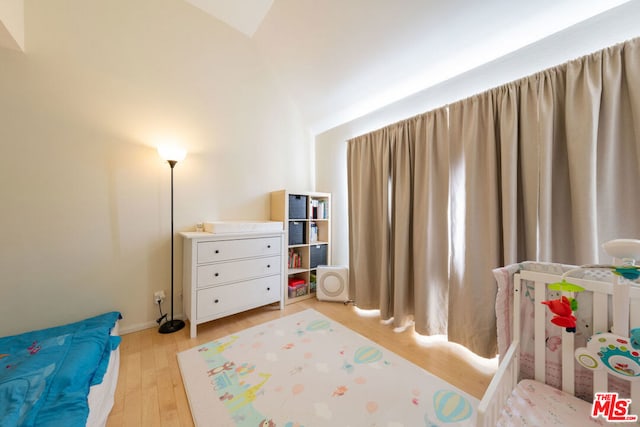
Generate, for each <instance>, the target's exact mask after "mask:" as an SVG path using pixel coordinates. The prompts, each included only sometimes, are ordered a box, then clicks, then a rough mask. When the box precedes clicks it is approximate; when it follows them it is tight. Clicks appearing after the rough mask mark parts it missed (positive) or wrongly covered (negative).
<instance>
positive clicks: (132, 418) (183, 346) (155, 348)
mask: <svg viewBox="0 0 640 427" xmlns="http://www.w3.org/2000/svg"><path fill="white" fill-rule="evenodd" d="M307 308H313V309H315V310H317V311H319V312H321V313H323V314H324V315H325V316H327V317H330V318H332V319H334V320H336V321H338V322H340V323H342V324H343V325H345V326H348V327H349V328H351V329H352V330H354V331H356V332H358V333H360V334H361V335H364V336H366V337H367V338H369V339H370V340H372V341H375V342H377V343H378V344H380V345H382V346H384V347H386V348H388V349H390V350H392V351H393V352H395V353H396V354H398V355H400V356H402V357H404V358H405V359H408V360H410V361H411V362H413V363H414V364H416V365H418V366H421V367H423V368H424V369H426V370H428V371H429V372H431V373H433V374H434V375H437V376H439V377H440V378H442V379H444V380H445V381H447V382H449V383H450V384H452V385H454V386H456V387H458V388H460V389H462V390H464V391H466V392H467V393H469V394H471V395H472V396H475V397H477V398H478V399H480V398H481V397H482V394H483V393H484V392H485V390H486V388H487V386H488V384H489V382H490V381H491V378H492V376H493V374H494V372H495V368H496V366H495V365H496V364H495V361H493V362H487V361H486V360H485V359H479V358H476V357H475V356H473V355H471V356H466V357H465V354H468V355H470V354H471V353H470V352H467V351H466V350H463V349H462V348H461V347H460V346H457V345H455V344H450V343H446V342H442V341H441V342H429V343H421V342H418V341H417V340H416V339H415V334H414V333H413V330H406V331H404V332H401V333H396V332H394V331H393V328H392V327H391V326H388V325H383V324H381V322H380V319H379V317H363V316H361V315H359V314H357V313H356V310H355V308H353V307H352V306H345V305H343V304H340V303H327V302H318V301H316V300H314V299H309V300H305V301H301V302H298V303H296V304H291V305H288V306H286V308H285V310H283V311H280V310H279V309H278V307H277V306H276V307H274V306H267V307H263V308H258V309H255V310H251V311H248V312H245V313H241V314H237V315H234V316H230V317H227V318H224V319H219V320H215V321H212V322H209V323H206V324H203V325H199V326H198V337H197V338H194V339H190V338H189V327H188V324H187V327H186V328H185V329H183V330H181V331H178V332H176V333H173V334H168V335H164V334H159V333H158V331H157V329H155V328H153V329H147V330H144V331H139V332H134V333H131V334H127V335H124V336H123V337H122V344H121V347H120V352H121V353H120V355H121V362H120V375H119V378H118V387H117V389H116V395H115V404H114V407H113V410H112V411H111V415H110V416H109V420H108V422H107V426H108V427H115V426H136V427H138V426H193V421H192V419H191V412H190V410H189V403H188V401H187V397H186V394H185V391H184V386H183V385H182V378H181V376H180V370H179V368H178V362H177V359H176V353H177V352H180V351H183V350H187V349H189V348H191V347H195V346H197V345H199V344H204V343H207V342H209V341H212V340H214V339H217V338H221V337H224V336H226V335H229V334H232V333H235V332H237V331H240V330H242V329H245V328H248V327H251V326H254V325H257V324H260V323H264V322H266V321H269V320H272V319H276V318H278V317H282V316H285V315H287V314H291V313H296V312H298V311H302V310H305V309H307Z"/></svg>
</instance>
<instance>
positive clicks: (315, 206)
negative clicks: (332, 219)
mask: <svg viewBox="0 0 640 427" xmlns="http://www.w3.org/2000/svg"><path fill="white" fill-rule="evenodd" d="M309 203H310V205H311V219H327V201H326V200H317V199H311V201H310V202H309Z"/></svg>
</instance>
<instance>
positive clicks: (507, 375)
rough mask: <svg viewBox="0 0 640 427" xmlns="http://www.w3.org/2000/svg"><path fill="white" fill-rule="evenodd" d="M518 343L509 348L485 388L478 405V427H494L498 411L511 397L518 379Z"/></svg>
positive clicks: (515, 342) (514, 342) (498, 414)
mask: <svg viewBox="0 0 640 427" xmlns="http://www.w3.org/2000/svg"><path fill="white" fill-rule="evenodd" d="M519 343H520V342H519V341H518V340H515V341H513V342H512V343H511V345H510V346H509V350H507V354H506V355H505V356H504V358H503V359H502V363H500V367H499V368H498V370H497V371H496V373H495V375H494V376H493V378H492V379H491V382H490V383H489V387H487V391H486V392H485V393H484V396H483V397H482V400H481V401H480V403H479V404H478V418H477V425H478V427H495V426H496V423H497V421H498V418H499V417H500V411H501V410H502V408H503V407H504V406H505V404H506V402H507V399H508V398H509V396H511V390H513V388H514V387H515V386H516V383H517V379H518V371H519V369H520V368H519V366H518V357H519V354H518V353H519V351H520V347H519Z"/></svg>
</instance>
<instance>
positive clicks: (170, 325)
mask: <svg viewBox="0 0 640 427" xmlns="http://www.w3.org/2000/svg"><path fill="white" fill-rule="evenodd" d="M182 328H184V322H183V321H182V320H167V321H166V322H165V323H163V324H162V325H160V328H159V329H158V332H160V333H161V334H171V333H173V332H177V331H179V330H180V329H182Z"/></svg>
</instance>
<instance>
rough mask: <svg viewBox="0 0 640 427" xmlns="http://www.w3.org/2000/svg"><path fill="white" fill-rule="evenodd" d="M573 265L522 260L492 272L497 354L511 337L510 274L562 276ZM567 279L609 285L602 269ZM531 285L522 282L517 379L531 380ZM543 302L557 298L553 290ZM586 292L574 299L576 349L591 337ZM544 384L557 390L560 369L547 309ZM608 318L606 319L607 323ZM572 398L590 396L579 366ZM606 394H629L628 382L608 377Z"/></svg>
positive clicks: (588, 379)
mask: <svg viewBox="0 0 640 427" xmlns="http://www.w3.org/2000/svg"><path fill="white" fill-rule="evenodd" d="M575 269H576V266H573V265H566V264H557V263H546V262H534V261H526V262H522V263H519V264H513V265H509V266H506V267H501V268H497V269H495V270H493V274H494V277H495V279H496V283H497V287H498V289H497V295H496V323H497V330H498V352H499V354H501V355H502V354H505V352H506V350H507V347H508V346H509V343H510V342H511V339H512V337H513V331H512V330H511V326H512V322H513V316H512V312H511V310H512V308H511V306H510V302H511V301H513V286H514V285H513V277H514V274H516V273H518V272H520V271H523V270H527V271H534V272H540V273H547V274H554V275H562V274H563V273H566V272H567V271H570V270H575ZM571 277H576V278H584V279H589V280H597V281H602V282H609V283H610V282H611V278H612V275H611V273H610V272H609V271H604V270H581V271H574V272H573V273H572V275H571ZM533 295H534V290H533V283H531V282H529V281H528V280H524V281H523V283H522V296H521V298H520V312H521V316H520V319H521V320H520V325H521V326H520V327H521V330H520V346H521V349H520V350H521V351H520V378H523V379H527V378H529V379H530V378H533V376H534V375H533V373H534V356H533V353H534V322H533V319H534V316H533V311H534V301H533ZM546 296H547V297H546V299H555V298H559V297H560V293H559V292H557V291H547V295H546ZM591 298H592V297H591V295H589V293H578V294H577V295H576V300H577V301H578V305H579V307H580V308H579V309H578V311H577V312H576V313H575V315H576V317H577V322H576V323H577V330H576V334H575V344H576V347H584V346H586V344H587V339H588V338H589V337H591V335H593V333H594V330H593V327H592V326H591V325H592V318H593V312H592V303H591V301H592V299H591ZM546 316H547V321H546V328H545V330H546V337H547V339H546V361H547V363H546V370H545V373H546V383H547V384H549V385H551V386H553V387H556V388H561V372H562V370H561V366H562V354H561V351H560V346H559V343H560V334H561V328H560V327H558V326H556V325H553V324H552V323H551V317H552V316H553V314H552V313H551V312H550V311H548V310H547V312H546ZM611 321H612V319H609V324H611ZM574 375H575V395H576V396H577V397H579V398H581V399H584V400H587V401H589V402H590V401H591V400H592V397H593V382H592V372H591V371H590V370H588V369H586V368H584V367H583V366H581V365H580V364H576V366H575V374H574ZM609 387H610V391H615V392H618V393H620V394H621V395H623V396H628V395H629V383H628V382H626V381H623V380H620V379H618V378H610V380H609Z"/></svg>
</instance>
